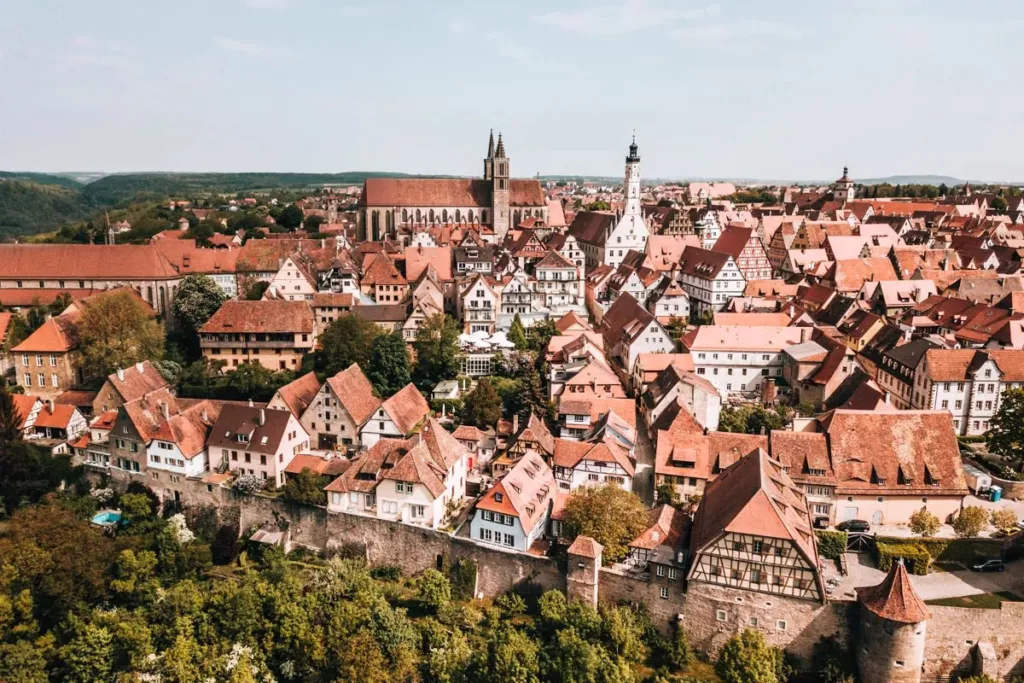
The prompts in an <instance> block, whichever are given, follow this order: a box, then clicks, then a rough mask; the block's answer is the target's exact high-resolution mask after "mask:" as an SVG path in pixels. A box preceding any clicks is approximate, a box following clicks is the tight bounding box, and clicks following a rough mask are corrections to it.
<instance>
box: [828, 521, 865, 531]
mask: <svg viewBox="0 0 1024 683" xmlns="http://www.w3.org/2000/svg"><path fill="white" fill-rule="evenodd" d="M836 528H837V529H839V530H840V531H857V532H861V531H869V530H870V529H871V525H870V524H868V523H867V522H865V521H864V520H863V519H848V520H846V521H845V522H840V523H839V525H838V526H836Z"/></svg>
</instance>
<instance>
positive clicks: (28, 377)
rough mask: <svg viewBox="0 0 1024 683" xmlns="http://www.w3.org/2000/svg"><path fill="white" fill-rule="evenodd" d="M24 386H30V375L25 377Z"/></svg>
mask: <svg viewBox="0 0 1024 683" xmlns="http://www.w3.org/2000/svg"><path fill="white" fill-rule="evenodd" d="M25 386H26V387H30V386H32V375H25Z"/></svg>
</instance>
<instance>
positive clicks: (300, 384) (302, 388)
mask: <svg viewBox="0 0 1024 683" xmlns="http://www.w3.org/2000/svg"><path fill="white" fill-rule="evenodd" d="M318 391H320V380H318V379H317V378H316V373H315V372H308V373H306V374H305V375H303V376H302V377H299V378H298V379H296V380H293V381H291V382H289V383H288V384H285V385H284V386H283V387H281V388H280V389H278V390H277V393H276V396H277V397H279V398H280V399H281V400H282V401H283V402H284V404H285V405H286V406H288V410H290V411H291V412H292V415H294V416H295V417H300V416H301V415H302V413H304V412H306V408H308V407H309V404H310V403H312V402H313V399H314V398H316V394H317V392H318Z"/></svg>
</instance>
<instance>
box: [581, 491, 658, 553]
mask: <svg viewBox="0 0 1024 683" xmlns="http://www.w3.org/2000/svg"><path fill="white" fill-rule="evenodd" d="M647 524H648V522H647V508H646V507H645V506H644V504H643V501H641V500H640V498H639V497H638V496H637V495H636V494H635V493H632V492H630V491H627V490H625V489H623V488H621V487H620V486H617V485H615V484H605V485H604V486H594V487H590V486H586V487H582V488H578V489H576V490H575V491H573V492H572V493H570V494H569V498H568V500H566V503H565V525H566V528H567V530H568V532H569V534H570V535H572V536H579V535H585V536H590V537H591V538H593V539H594V540H596V541H597V542H598V543H600V544H601V545H603V546H604V562H605V563H606V564H613V563H615V562H619V561H620V560H622V559H624V558H625V557H626V554H627V552H628V551H629V547H628V546H629V542H630V541H632V540H633V539H634V538H636V537H637V536H639V535H640V534H641V533H642V532H643V531H644V529H646V528H647Z"/></svg>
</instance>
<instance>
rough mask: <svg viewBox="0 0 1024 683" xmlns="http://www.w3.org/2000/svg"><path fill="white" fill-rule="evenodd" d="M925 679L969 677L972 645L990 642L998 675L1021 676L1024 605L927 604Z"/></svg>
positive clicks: (1023, 649) (1023, 673)
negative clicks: (972, 607)
mask: <svg viewBox="0 0 1024 683" xmlns="http://www.w3.org/2000/svg"><path fill="white" fill-rule="evenodd" d="M928 611H929V612H931V615H932V618H931V619H929V620H928V638H927V640H926V642H925V651H924V674H925V678H926V679H928V678H931V677H935V676H950V675H953V674H960V673H965V674H970V673H971V672H972V671H973V670H974V669H973V666H974V661H973V660H974V650H975V646H976V645H977V644H978V643H981V642H988V643H990V644H991V645H992V646H993V647H994V649H995V654H996V658H997V665H998V668H999V673H1000V675H1002V676H1004V677H1006V678H1010V677H1011V676H1024V602H1004V603H1001V604H1000V607H999V609H971V608H967V607H940V606H935V605H928Z"/></svg>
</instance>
